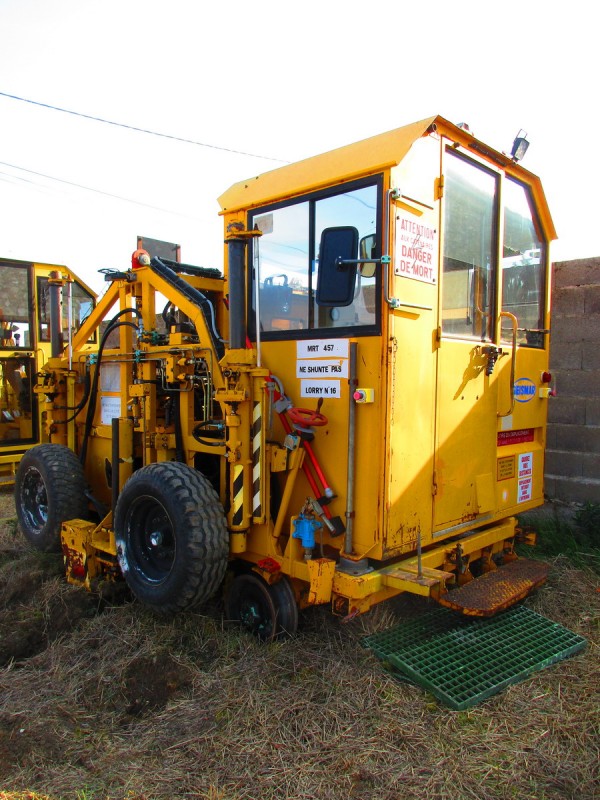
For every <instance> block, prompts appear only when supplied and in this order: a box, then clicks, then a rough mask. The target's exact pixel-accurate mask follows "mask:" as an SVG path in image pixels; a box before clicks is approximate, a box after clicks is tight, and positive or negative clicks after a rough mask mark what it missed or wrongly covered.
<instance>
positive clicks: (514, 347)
mask: <svg viewBox="0 0 600 800" xmlns="http://www.w3.org/2000/svg"><path fill="white" fill-rule="evenodd" d="M502 317H506V319H509V320H510V323H511V325H512V355H511V358H510V408H509V410H508V411H507V412H506V414H501V413H500V411H499V412H498V416H499V417H509V416H510V415H511V414H512V413H513V411H514V410H515V372H516V366H517V328H518V327H519V321H518V319H517V318H516V317H515V315H514V314H511V313H510V311H501V312H500V314H499V318H500V320H502ZM500 324H502V322H501V323H500Z"/></svg>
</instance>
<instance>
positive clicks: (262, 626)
mask: <svg viewBox="0 0 600 800" xmlns="http://www.w3.org/2000/svg"><path fill="white" fill-rule="evenodd" d="M225 613H226V615H227V619H228V620H229V621H231V622H237V623H239V624H240V625H241V626H242V628H244V629H245V630H247V631H248V632H249V633H252V634H254V636H256V637H258V638H259V639H261V641H263V642H270V641H272V640H273V639H277V638H280V637H284V636H293V635H294V634H295V633H296V630H297V629H298V606H297V604H296V598H295V596H294V592H293V589H292V587H291V585H290V582H289V581H288V579H287V578H285V577H283V578H281V580H280V581H278V582H277V583H274V584H271V585H269V584H268V583H267V582H266V581H264V580H263V579H262V578H261V577H260V575H257V574H256V573H254V572H246V573H243V574H242V575H238V576H237V577H236V578H234V580H233V581H232V583H231V585H230V587H229V590H228V592H227V595H226V597H225Z"/></svg>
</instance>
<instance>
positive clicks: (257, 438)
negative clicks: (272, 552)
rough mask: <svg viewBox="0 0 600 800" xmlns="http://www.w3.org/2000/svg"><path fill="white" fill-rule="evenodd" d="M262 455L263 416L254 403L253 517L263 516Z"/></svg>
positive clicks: (257, 405)
mask: <svg viewBox="0 0 600 800" xmlns="http://www.w3.org/2000/svg"><path fill="white" fill-rule="evenodd" d="M261 454H262V415H261V404H260V402H257V403H254V408H253V409H252V515H253V516H254V517H261V516H262V500H261V491H260V484H261V473H260V462H261Z"/></svg>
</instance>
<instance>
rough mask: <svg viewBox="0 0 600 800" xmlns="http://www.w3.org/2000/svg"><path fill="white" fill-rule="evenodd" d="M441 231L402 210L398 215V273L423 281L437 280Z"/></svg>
mask: <svg viewBox="0 0 600 800" xmlns="http://www.w3.org/2000/svg"><path fill="white" fill-rule="evenodd" d="M436 254H437V231H436V229H435V228H433V227H432V226H431V225H426V224H425V223H424V222H421V221H420V220H417V219H415V217H414V216H413V215H411V214H407V213H405V212H403V211H399V212H398V214H397V216H396V253H395V257H394V274H395V275H400V277H402V278H413V279H414V280H416V281H422V282H423V283H437V262H436V260H437V255H436Z"/></svg>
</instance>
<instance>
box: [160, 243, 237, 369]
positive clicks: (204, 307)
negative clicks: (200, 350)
mask: <svg viewBox="0 0 600 800" xmlns="http://www.w3.org/2000/svg"><path fill="white" fill-rule="evenodd" d="M150 267H151V268H152V269H153V270H154V272H156V274H157V275H160V277H161V278H164V280H166V281H167V283H169V284H170V285H171V286H172V287H173V288H174V289H177V291H178V292H181V294H182V295H183V296H184V297H186V298H187V299H188V300H189V301H190V302H192V303H193V304H194V305H195V306H196V307H197V308H198V309H199V311H200V312H201V313H202V315H203V317H204V320H205V322H206V327H207V329H208V334H209V336H210V338H211V344H212V346H213V348H214V350H215V352H216V354H217V358H218V359H219V361H220V360H221V359H222V358H223V356H224V355H225V345H224V343H223V339H222V338H221V337H220V335H219V332H218V331H217V329H216V321H215V309H214V307H213V304H212V303H211V302H210V300H209V299H208V298H207V297H206V296H205V295H203V294H202V292H200V291H198V289H195V288H194V287H193V286H190V284H189V283H187V282H186V281H184V280H183V278H180V277H179V275H177V273H176V272H175V271H174V270H172V269H171V268H170V267H168V266H167V265H166V264H165V263H164V262H163V261H161V259H160V258H153V259H152V261H151V262H150Z"/></svg>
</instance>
